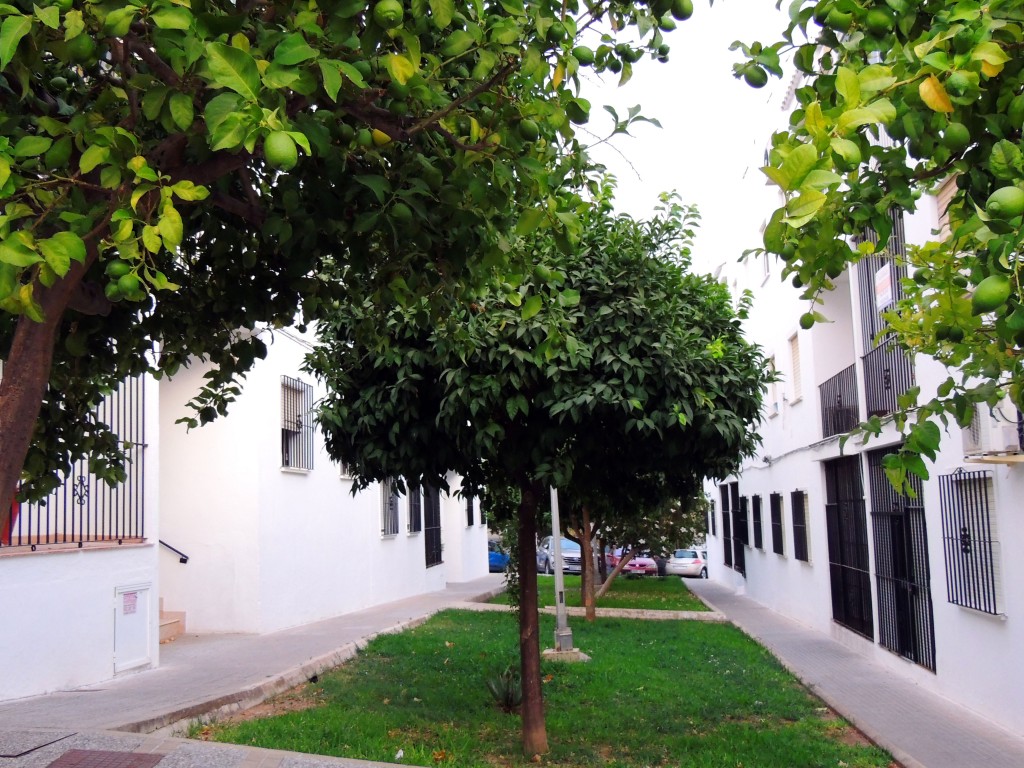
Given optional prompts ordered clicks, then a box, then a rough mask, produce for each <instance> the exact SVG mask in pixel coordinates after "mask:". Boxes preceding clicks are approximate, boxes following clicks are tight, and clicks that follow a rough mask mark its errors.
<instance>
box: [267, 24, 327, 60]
mask: <svg viewBox="0 0 1024 768" xmlns="http://www.w3.org/2000/svg"><path fill="white" fill-rule="evenodd" d="M319 55H320V54H319V53H317V51H316V49H315V48H313V47H311V46H310V44H309V43H307V42H306V38H304V37H303V36H302V34H301V33H299V32H295V33H293V34H291V35H288V36H287V37H286V38H285V39H284V40H282V41H281V42H280V43H278V44H277V47H276V48H275V49H274V63H275V64H280V65H282V66H285V67H289V66H292V65H295V64H301V63H302V62H304V61H309V60H310V59H315V58H316V57H317V56H319Z"/></svg>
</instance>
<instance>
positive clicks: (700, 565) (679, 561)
mask: <svg viewBox="0 0 1024 768" xmlns="http://www.w3.org/2000/svg"><path fill="white" fill-rule="evenodd" d="M665 573H667V574H669V575H670V576H699V577H700V578H702V579H706V578H707V577H708V561H707V557H706V556H705V555H703V554H702V553H701V551H700V550H697V549H677V550H676V551H675V552H673V553H672V557H670V558H669V559H668V562H667V563H665Z"/></svg>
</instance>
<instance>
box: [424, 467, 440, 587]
mask: <svg viewBox="0 0 1024 768" xmlns="http://www.w3.org/2000/svg"><path fill="white" fill-rule="evenodd" d="M423 518H424V519H423V542H424V552H425V554H426V562H427V568H430V567H432V566H435V565H440V564H441V563H442V562H444V561H443V560H442V559H441V549H442V547H441V494H440V492H439V491H438V490H437V488H431V487H430V486H427V487H426V488H424V489H423Z"/></svg>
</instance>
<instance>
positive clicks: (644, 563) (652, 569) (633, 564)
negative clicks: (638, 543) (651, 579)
mask: <svg viewBox="0 0 1024 768" xmlns="http://www.w3.org/2000/svg"><path fill="white" fill-rule="evenodd" d="M622 572H623V573H624V574H626V575H627V576H657V575H658V564H657V563H656V562H655V560H654V558H653V557H651V554H650V552H638V553H637V554H635V555H633V557H632V558H630V561H629V562H628V563H626V564H625V565H624V566H623V567H622Z"/></svg>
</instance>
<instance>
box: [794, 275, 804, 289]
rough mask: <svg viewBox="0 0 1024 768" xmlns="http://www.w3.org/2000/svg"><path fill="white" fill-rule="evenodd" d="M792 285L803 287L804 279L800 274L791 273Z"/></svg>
mask: <svg viewBox="0 0 1024 768" xmlns="http://www.w3.org/2000/svg"><path fill="white" fill-rule="evenodd" d="M793 287H794V288H803V287H804V281H803V279H802V278H801V277H800V275H793Z"/></svg>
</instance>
